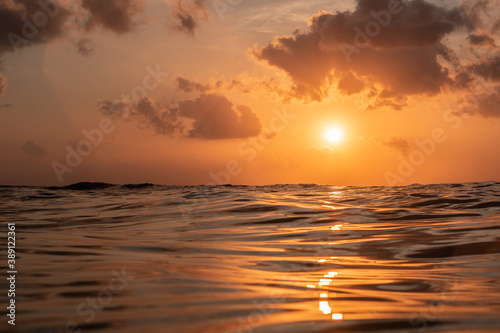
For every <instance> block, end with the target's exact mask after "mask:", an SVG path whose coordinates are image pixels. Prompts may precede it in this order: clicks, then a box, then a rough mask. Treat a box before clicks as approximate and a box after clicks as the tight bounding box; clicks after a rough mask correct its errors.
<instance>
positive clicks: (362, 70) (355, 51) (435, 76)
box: [252, 0, 471, 100]
mask: <svg viewBox="0 0 500 333" xmlns="http://www.w3.org/2000/svg"><path fill="white" fill-rule="evenodd" d="M389 3H396V6H395V7H394V6H393V7H391V5H389V6H388V4H389ZM388 8H391V9H392V10H393V13H396V14H390V12H389V11H388ZM395 8H396V9H397V10H396V9H395ZM389 15H390V16H389ZM460 28H463V29H467V30H470V29H471V23H470V21H469V20H468V19H467V18H466V15H465V14H464V12H463V11H462V10H461V9H459V8H454V9H445V8H441V7H438V6H436V5H433V4H430V3H428V2H426V1H424V0H412V1H404V2H402V3H400V2H398V1H394V0H393V1H387V0H358V1H357V6H356V8H355V9H354V10H353V11H345V12H336V13H329V12H319V13H318V14H316V15H314V16H313V17H312V18H311V19H310V21H309V29H308V31H307V32H300V31H297V32H295V33H294V34H293V35H291V36H280V37H277V38H275V40H274V41H273V42H272V43H270V44H269V45H267V46H265V47H262V48H260V49H254V50H253V51H252V53H253V55H254V56H255V57H256V58H257V59H258V60H261V61H265V62H267V63H268V64H269V65H271V66H274V67H277V68H279V69H282V70H284V71H285V72H287V73H288V74H289V76H290V77H291V78H292V79H293V82H294V87H293V89H292V92H291V93H292V95H294V96H295V97H297V98H302V99H311V100H321V99H322V98H323V97H325V95H326V94H327V93H328V87H329V85H330V84H331V82H332V78H340V79H341V80H342V78H343V77H346V75H347V77H348V75H349V73H352V75H354V76H355V77H356V78H358V80H365V79H366V80H367V81H370V82H373V83H377V84H380V85H381V86H383V87H384V88H387V89H390V90H393V91H396V92H398V93H401V94H408V95H412V94H425V95H434V94H437V93H439V92H440V91H441V88H442V87H443V86H446V85H448V84H450V83H452V80H451V78H450V74H449V70H448V69H447V68H445V67H443V65H442V64H441V62H440V59H441V58H449V59H450V55H451V54H452V52H451V50H449V49H448V48H446V47H445V46H444V45H443V44H442V43H441V40H442V39H443V38H444V37H445V36H447V35H448V34H450V33H452V32H453V31H456V30H457V29H460ZM358 89H359V85H358ZM348 90H349V89H348ZM349 91H352V90H349Z"/></svg>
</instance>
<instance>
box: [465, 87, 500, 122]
mask: <svg viewBox="0 0 500 333" xmlns="http://www.w3.org/2000/svg"><path fill="white" fill-rule="evenodd" d="M464 104H465V105H463V106H462V107H461V108H460V112H458V115H459V116H463V115H464V114H466V115H475V114H476V115H479V116H481V117H483V118H500V88H499V87H497V88H494V89H489V91H488V92H485V93H482V94H474V95H468V96H467V98H466V99H465V101H464Z"/></svg>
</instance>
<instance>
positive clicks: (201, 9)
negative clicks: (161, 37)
mask: <svg viewBox="0 0 500 333" xmlns="http://www.w3.org/2000/svg"><path fill="white" fill-rule="evenodd" d="M206 2H207V0H188V1H187V2H186V1H184V0H177V1H176V3H175V4H174V7H173V8H172V16H173V19H174V23H173V26H172V28H173V29H174V30H176V31H181V32H185V33H188V34H191V35H193V34H194V31H195V29H196V28H198V26H199V24H200V21H208V11H207V9H206V7H205V5H206Z"/></svg>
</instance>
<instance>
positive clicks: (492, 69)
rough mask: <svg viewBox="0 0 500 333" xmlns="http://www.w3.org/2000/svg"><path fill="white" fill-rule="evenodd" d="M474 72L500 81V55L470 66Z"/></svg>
mask: <svg viewBox="0 0 500 333" xmlns="http://www.w3.org/2000/svg"><path fill="white" fill-rule="evenodd" d="M469 68H470V69H471V70H472V71H473V72H474V73H476V74H478V75H480V76H482V77H483V78H485V79H489V80H494V81H500V56H498V55H497V56H495V57H493V58H489V59H484V60H483V61H482V62H481V63H478V64H475V65H473V66H471V67H469Z"/></svg>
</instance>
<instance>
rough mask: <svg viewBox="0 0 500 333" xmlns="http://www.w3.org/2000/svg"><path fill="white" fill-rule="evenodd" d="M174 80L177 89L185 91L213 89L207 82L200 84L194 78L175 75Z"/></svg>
mask: <svg viewBox="0 0 500 333" xmlns="http://www.w3.org/2000/svg"><path fill="white" fill-rule="evenodd" d="M174 81H175V85H176V86H177V89H178V90H181V91H183V92H186V93H190V92H193V91H199V92H206V91H208V90H212V89H213V87H212V86H211V85H210V84H208V83H205V84H202V83H199V82H197V81H194V80H189V79H186V78H183V77H182V76H176V77H175V79H174Z"/></svg>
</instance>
